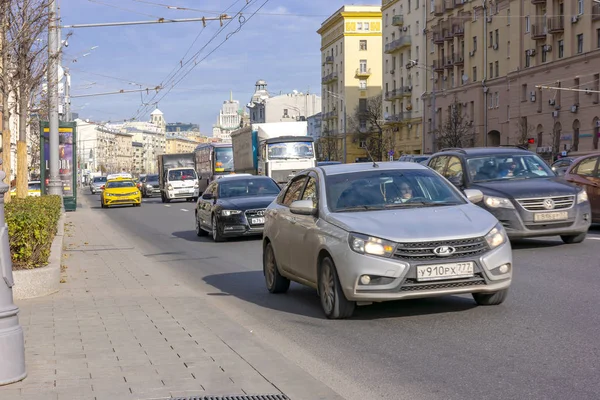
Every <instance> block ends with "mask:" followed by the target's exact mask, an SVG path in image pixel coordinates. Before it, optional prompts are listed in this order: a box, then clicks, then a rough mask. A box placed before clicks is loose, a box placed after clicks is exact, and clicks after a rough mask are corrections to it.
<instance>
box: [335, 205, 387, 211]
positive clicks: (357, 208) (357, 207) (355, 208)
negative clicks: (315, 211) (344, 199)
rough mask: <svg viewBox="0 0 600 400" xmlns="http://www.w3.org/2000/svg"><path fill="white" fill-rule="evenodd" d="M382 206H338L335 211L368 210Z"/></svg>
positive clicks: (381, 208)
mask: <svg viewBox="0 0 600 400" xmlns="http://www.w3.org/2000/svg"><path fill="white" fill-rule="evenodd" d="M383 209H384V206H353V207H344V208H338V209H337V210H336V211H337V212H346V211H368V210H383Z"/></svg>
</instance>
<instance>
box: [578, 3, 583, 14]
mask: <svg viewBox="0 0 600 400" xmlns="http://www.w3.org/2000/svg"><path fill="white" fill-rule="evenodd" d="M577 14H579V15H583V0H577Z"/></svg>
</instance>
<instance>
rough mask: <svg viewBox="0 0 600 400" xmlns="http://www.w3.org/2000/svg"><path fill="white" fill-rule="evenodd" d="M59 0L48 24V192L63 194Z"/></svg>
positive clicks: (53, 2) (51, 9)
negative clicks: (59, 102)
mask: <svg viewBox="0 0 600 400" xmlns="http://www.w3.org/2000/svg"><path fill="white" fill-rule="evenodd" d="M56 2H57V0H50V4H49V6H48V7H49V13H50V16H49V21H50V24H49V26H48V99H49V101H48V103H49V104H48V105H49V107H48V108H49V118H48V119H49V121H48V125H49V131H50V132H48V135H49V139H50V146H49V147H50V154H49V155H48V157H49V158H50V177H49V182H48V193H49V194H53V195H58V196H61V197H62V195H63V184H62V182H61V180H60V175H59V159H58V155H59V151H58V150H59V141H58V62H59V60H58V53H59V37H58V35H59V28H58V25H59V23H58V18H57V17H58V15H57V4H56Z"/></svg>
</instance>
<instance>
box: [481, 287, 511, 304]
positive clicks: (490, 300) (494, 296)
mask: <svg viewBox="0 0 600 400" xmlns="http://www.w3.org/2000/svg"><path fill="white" fill-rule="evenodd" d="M506 297H508V289H504V290H500V291H498V292H495V293H473V299H475V302H476V303H477V304H478V305H480V306H497V305H500V304H502V303H504V300H506Z"/></svg>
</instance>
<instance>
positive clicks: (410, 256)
mask: <svg viewBox="0 0 600 400" xmlns="http://www.w3.org/2000/svg"><path fill="white" fill-rule="evenodd" d="M465 196H466V197H465ZM465 196H463V194H461V193H460V192H459V191H458V190H457V189H456V188H455V187H454V186H453V185H452V184H450V182H448V181H447V180H446V179H445V178H443V177H442V176H441V175H439V174H438V173H437V172H435V171H433V170H431V169H429V168H427V167H425V166H422V165H420V164H417V163H404V162H384V163H377V164H375V163H361V164H340V165H329V166H324V167H316V168H311V169H309V170H306V171H303V172H302V173H300V174H298V175H297V176H295V177H294V179H293V180H291V181H290V183H289V184H288V185H287V187H286V188H285V189H284V190H282V191H281V193H280V195H279V196H278V197H277V199H276V200H275V201H274V202H273V203H271V205H270V206H269V207H268V208H267V211H266V213H265V228H264V234H263V269H264V275H265V280H266V285H267V288H268V290H269V291H270V292H271V293H283V292H286V291H287V290H288V288H289V286H290V281H295V282H299V283H301V284H304V285H308V286H310V287H313V288H315V289H317V291H318V294H319V297H320V299H321V306H322V308H323V311H324V312H325V315H326V316H327V317H328V318H347V317H350V316H351V315H352V313H353V311H354V309H355V306H356V305H357V304H358V305H363V304H370V303H373V302H382V301H389V300H399V299H409V298H422V297H434V296H443V295H454V294H468V293H471V294H472V295H473V297H474V299H475V301H476V302H477V303H478V304H480V305H497V304H501V303H502V302H503V301H504V300H505V299H506V296H507V293H508V288H509V286H510V284H511V281H512V270H513V260H512V249H511V246H510V242H509V241H508V238H507V236H506V232H505V231H504V228H503V227H502V225H501V224H500V223H499V222H498V220H497V219H496V218H495V217H494V216H493V215H492V214H490V213H489V212H488V211H486V210H484V209H482V208H481V207H478V206H476V205H474V204H472V203H471V202H470V201H472V202H477V201H480V200H481V198H482V197H483V194H482V193H481V192H480V191H478V190H466V191H465ZM469 200H470V201H469Z"/></svg>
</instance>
